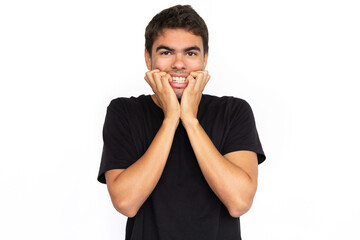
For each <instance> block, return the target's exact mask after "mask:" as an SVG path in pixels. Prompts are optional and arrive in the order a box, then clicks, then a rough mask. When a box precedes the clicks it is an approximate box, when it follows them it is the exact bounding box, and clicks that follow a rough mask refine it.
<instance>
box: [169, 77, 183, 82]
mask: <svg viewBox="0 0 360 240" xmlns="http://www.w3.org/2000/svg"><path fill="white" fill-rule="evenodd" d="M172 81H173V82H176V83H185V82H186V78H185V77H172Z"/></svg>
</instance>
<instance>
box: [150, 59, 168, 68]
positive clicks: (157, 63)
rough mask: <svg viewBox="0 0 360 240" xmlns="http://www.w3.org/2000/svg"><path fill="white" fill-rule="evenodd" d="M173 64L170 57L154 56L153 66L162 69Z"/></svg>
mask: <svg viewBox="0 0 360 240" xmlns="http://www.w3.org/2000/svg"><path fill="white" fill-rule="evenodd" d="M169 66H171V59H170V58H154V59H153V61H152V68H153V69H155V68H158V69H160V70H162V69H167V68H169Z"/></svg>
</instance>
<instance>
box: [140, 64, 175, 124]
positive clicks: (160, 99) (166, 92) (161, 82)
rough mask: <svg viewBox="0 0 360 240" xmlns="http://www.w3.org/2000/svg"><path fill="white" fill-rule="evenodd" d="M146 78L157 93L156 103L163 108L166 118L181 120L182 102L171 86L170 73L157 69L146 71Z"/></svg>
mask: <svg viewBox="0 0 360 240" xmlns="http://www.w3.org/2000/svg"><path fill="white" fill-rule="evenodd" d="M144 78H145V80H146V82H147V83H148V84H149V85H150V87H151V89H152V90H153V92H154V93H155V99H156V103H157V104H158V105H159V106H160V107H161V108H162V110H163V112H164V117H165V119H175V120H177V121H179V118H180V104H179V101H178V99H177V97H176V95H175V93H174V90H173V89H172V88H171V86H170V83H169V81H171V76H170V74H168V73H166V72H161V71H160V70H159V69H155V70H151V71H148V72H146V74H145V77H144Z"/></svg>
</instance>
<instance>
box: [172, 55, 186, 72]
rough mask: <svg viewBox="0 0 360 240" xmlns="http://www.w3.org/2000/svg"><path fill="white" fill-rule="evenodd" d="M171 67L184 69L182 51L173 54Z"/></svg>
mask: <svg viewBox="0 0 360 240" xmlns="http://www.w3.org/2000/svg"><path fill="white" fill-rule="evenodd" d="M172 68H173V69H185V63H184V59H183V55H182V53H177V54H175V59H174V62H173V65H172Z"/></svg>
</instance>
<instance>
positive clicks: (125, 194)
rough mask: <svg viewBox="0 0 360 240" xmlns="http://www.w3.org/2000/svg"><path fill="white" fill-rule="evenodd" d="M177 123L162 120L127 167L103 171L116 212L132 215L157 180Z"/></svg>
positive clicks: (164, 162)
mask: <svg viewBox="0 0 360 240" xmlns="http://www.w3.org/2000/svg"><path fill="white" fill-rule="evenodd" d="M176 128H177V123H176V122H175V121H170V120H164V122H163V124H162V125H161V127H160V129H159V131H158V133H157V134H156V136H155V138H154V140H153V141H152V143H151V144H150V146H149V148H148V149H147V151H146V152H145V154H144V155H143V156H142V157H141V158H140V159H139V160H137V161H136V162H135V163H134V164H132V165H131V166H130V167H128V168H127V169H114V170H109V171H107V172H106V173H105V177H106V182H107V186H108V190H109V193H110V197H111V201H112V203H113V205H114V207H115V209H116V210H117V211H119V212H120V213H122V214H124V215H126V216H128V217H134V216H135V215H136V213H137V212H138V210H139V209H140V207H141V206H142V205H143V203H144V202H145V201H146V199H147V198H148V197H149V195H150V194H151V192H152V191H153V190H154V188H155V186H156V184H157V183H158V181H159V179H160V177H161V174H162V172H163V170H164V167H165V164H166V160H167V158H168V155H169V152H170V148H171V145H172V142H173V138H174V134H175V130H176Z"/></svg>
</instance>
